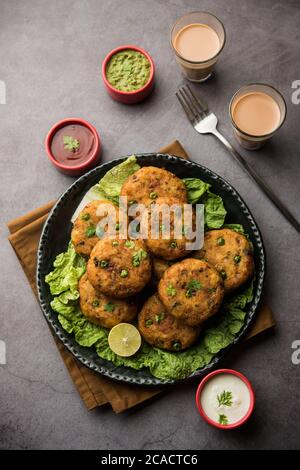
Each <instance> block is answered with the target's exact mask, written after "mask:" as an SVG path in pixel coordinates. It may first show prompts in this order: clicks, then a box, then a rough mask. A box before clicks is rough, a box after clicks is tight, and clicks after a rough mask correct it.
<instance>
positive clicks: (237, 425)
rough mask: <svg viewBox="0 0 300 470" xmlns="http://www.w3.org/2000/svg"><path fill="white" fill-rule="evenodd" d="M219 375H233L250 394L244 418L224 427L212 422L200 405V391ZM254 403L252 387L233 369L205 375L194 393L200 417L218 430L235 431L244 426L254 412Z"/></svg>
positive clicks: (215, 371) (219, 370)
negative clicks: (244, 385) (242, 383)
mask: <svg viewBox="0 0 300 470" xmlns="http://www.w3.org/2000/svg"><path fill="white" fill-rule="evenodd" d="M219 374H232V375H235V376H236V377H238V378H239V379H241V380H242V381H243V382H244V383H245V384H246V386H247V388H248V390H249V394H250V405H249V409H248V411H247V413H246V414H245V416H244V417H243V418H242V419H240V420H239V421H236V422H235V423H232V424H227V425H224V424H219V423H217V422H216V421H213V420H212V419H210V418H209V417H208V416H207V415H206V413H205V411H204V409H203V408H202V405H201V393H202V390H203V388H204V386H205V385H206V383H207V382H208V381H209V380H210V379H211V378H212V377H214V376H215V375H219ZM254 403H255V396H254V391H253V388H252V385H251V383H250V382H249V380H248V379H247V378H246V377H245V376H244V375H243V374H241V373H240V372H238V371H236V370H233V369H218V370H214V371H213V372H210V374H208V375H206V376H205V377H204V379H202V380H201V382H200V384H199V386H198V388H197V392H196V405H197V408H198V411H199V413H200V415H201V416H202V418H203V419H204V420H205V421H206V422H207V423H209V424H211V425H212V426H215V427H216V428H219V429H226V430H228V429H235V428H238V427H239V426H241V425H242V424H244V423H245V422H246V421H247V420H248V419H249V418H250V416H251V414H252V412H253V410H254Z"/></svg>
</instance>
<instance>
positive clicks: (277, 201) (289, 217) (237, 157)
mask: <svg viewBox="0 0 300 470" xmlns="http://www.w3.org/2000/svg"><path fill="white" fill-rule="evenodd" d="M212 134H214V135H215V136H216V137H217V138H218V139H219V140H220V141H221V142H222V144H224V145H225V147H226V148H227V150H229V152H230V153H231V155H232V156H233V158H234V159H235V160H236V161H238V163H239V164H240V165H241V166H242V167H243V168H244V170H245V171H246V172H247V173H248V175H250V176H251V177H252V178H253V179H254V181H255V182H256V183H257V184H258V186H259V187H260V189H261V190H262V191H263V192H264V193H265V194H266V195H267V196H268V197H269V199H270V200H271V201H272V202H273V204H274V205H275V206H276V207H277V208H278V209H279V210H280V212H281V213H282V214H283V215H284V216H285V218H286V219H287V220H288V221H289V222H290V223H291V224H292V225H293V227H295V229H296V230H297V232H299V233H300V224H299V222H298V220H296V219H295V217H294V216H293V214H291V212H290V211H289V209H288V208H287V207H286V206H285V205H284V204H283V203H282V202H281V201H280V199H279V198H278V197H277V196H276V194H275V193H274V192H273V190H272V189H271V188H270V187H269V186H268V185H267V184H266V183H265V181H264V180H263V178H262V177H261V176H259V175H258V174H257V173H256V171H255V170H253V168H252V167H251V166H250V165H249V164H248V163H247V162H246V160H245V159H244V158H243V157H242V156H241V155H240V154H239V153H238V151H237V150H236V149H235V148H234V147H232V145H231V144H230V142H228V140H227V139H225V137H224V136H223V135H222V134H220V132H219V131H218V130H217V129H216V130H214V131H213V132H212Z"/></svg>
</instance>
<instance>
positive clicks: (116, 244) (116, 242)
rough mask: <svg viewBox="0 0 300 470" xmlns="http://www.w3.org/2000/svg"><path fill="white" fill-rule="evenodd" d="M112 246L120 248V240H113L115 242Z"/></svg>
mask: <svg viewBox="0 0 300 470" xmlns="http://www.w3.org/2000/svg"><path fill="white" fill-rule="evenodd" d="M111 244H112V246H119V242H118V240H113V241H112V242H111Z"/></svg>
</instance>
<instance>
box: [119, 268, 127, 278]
mask: <svg viewBox="0 0 300 470" xmlns="http://www.w3.org/2000/svg"><path fill="white" fill-rule="evenodd" d="M120 276H121V277H127V276H128V271H127V269H122V271H121V273H120Z"/></svg>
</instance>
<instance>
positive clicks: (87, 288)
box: [79, 273, 137, 328]
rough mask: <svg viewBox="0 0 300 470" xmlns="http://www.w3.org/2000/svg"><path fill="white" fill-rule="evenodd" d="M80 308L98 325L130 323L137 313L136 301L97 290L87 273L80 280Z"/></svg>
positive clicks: (108, 326) (110, 326)
mask: <svg viewBox="0 0 300 470" xmlns="http://www.w3.org/2000/svg"><path fill="white" fill-rule="evenodd" d="M79 295H80V309H81V311H82V313H83V315H84V316H85V317H87V319H88V320H90V321H91V322H92V323H95V324H96V325H100V326H104V327H105V328H112V327H113V326H115V325H117V324H118V323H122V322H125V323H130V322H131V321H132V320H134V318H135V317H136V314H137V306H136V302H134V301H133V300H132V299H131V300H121V299H114V298H112V297H107V296H106V295H104V294H101V293H100V292H98V291H96V290H95V289H94V287H93V286H92V284H91V283H90V281H89V280H88V277H87V274H86V273H85V274H84V275H83V276H82V277H81V279H80V281H79Z"/></svg>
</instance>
